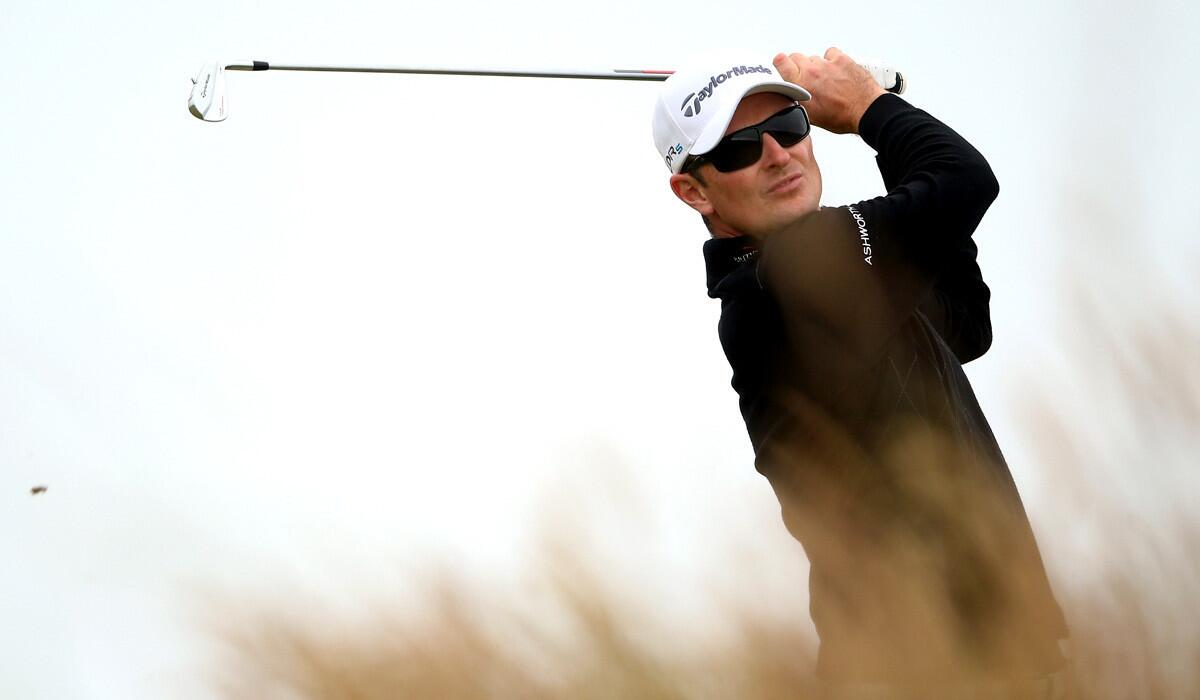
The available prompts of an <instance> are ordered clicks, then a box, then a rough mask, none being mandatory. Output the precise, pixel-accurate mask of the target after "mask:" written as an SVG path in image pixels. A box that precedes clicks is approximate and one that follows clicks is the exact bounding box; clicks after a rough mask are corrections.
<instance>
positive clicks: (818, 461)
mask: <svg viewBox="0 0 1200 700" xmlns="http://www.w3.org/2000/svg"><path fill="white" fill-rule="evenodd" d="M801 86H803V87H801ZM810 124H812V125H816V126H819V127H822V128H824V129H827V130H829V131H832V132H835V133H857V134H859V135H860V136H861V137H862V138H863V140H864V141H865V142H866V143H867V144H868V145H869V146H871V147H872V148H874V149H875V150H876V151H877V152H878V158H877V161H878V166H879V169H880V172H881V174H882V176H883V181H884V185H885V186H886V188H887V194H886V195H884V196H880V197H875V198H873V199H868V200H864V201H861V202H858V203H857V204H854V205H850V206H844V207H836V208H834V207H824V208H823V207H821V206H820V199H821V171H820V169H819V168H818V166H817V162H816V160H815V158H814V155H813V144H812V139H810V138H808V135H809V126H810ZM654 137H655V143H656V146H657V147H658V149H659V152H660V154H661V155H662V157H663V159H664V161H665V162H666V164H667V166H668V168H670V170H671V173H672V174H671V177H670V185H671V190H672V191H673V192H674V193H675V195H676V197H678V198H679V199H680V200H681V201H683V202H684V203H685V204H687V205H688V206H690V207H691V208H692V209H694V210H695V211H697V212H699V213H700V214H701V216H702V217H703V219H704V222H705V224H706V226H707V227H708V229H709V231H710V234H711V239H710V240H708V241H707V242H706V243H705V245H704V257H705V262H706V265H707V268H708V291H709V295H710V296H711V297H714V298H717V299H720V300H721V320H720V323H719V326H718V333H719V336H720V339H721V343H722V346H723V347H724V349H725V353H726V356H727V358H728V359H729V362H730V364H731V366H732V369H733V382H732V383H733V387H734V389H735V390H736V391H737V393H738V396H739V400H740V406H741V411H742V416H743V418H744V419H745V422H746V428H747V430H748V432H749V434H750V438H751V442H752V444H753V447H754V452H755V466H756V468H757V469H758V470H759V471H760V472H761V473H762V474H763V475H764V476H766V477H767V479H768V480H769V481H770V483H771V486H772V487H773V489H774V490H775V493H776V495H777V497H778V498H779V501H780V504H781V506H782V513H783V519H784V523H785V525H786V526H787V528H788V530H789V531H790V532H791V533H792V534H793V535H794V536H795V537H796V539H798V540H799V541H800V542H801V544H803V546H804V549H805V551H806V553H807V555H808V558H809V561H810V564H811V568H810V580H809V592H810V601H811V604H810V607H811V613H812V618H813V622H814V624H815V626H816V629H817V632H818V635H819V636H820V639H821V648H820V653H819V655H818V661H817V672H818V676H819V677H820V678H822V679H824V680H825V681H827V684H828V687H829V688H830V689H831V696H832V697H845V698H852V697H872V698H901V697H905V698H907V697H913V698H918V697H919V698H932V697H989V698H991V697H996V698H1000V697H1003V698H1009V697H1012V698H1017V697H1021V698H1024V697H1039V698H1040V697H1061V696H1062V692H1063V691H1062V690H1061V688H1058V687H1057V686H1058V685H1059V684H1060V683H1062V682H1063V681H1064V677H1063V673H1062V672H1061V669H1063V668H1064V665H1065V660H1064V657H1063V654H1062V652H1061V651H1060V646H1061V645H1060V643H1059V642H1060V640H1065V638H1066V637H1067V629H1066V624H1065V622H1064V620H1063V616H1062V613H1061V611H1060V609H1059V607H1058V604H1057V602H1056V601H1055V599H1054V596H1053V593H1052V592H1051V590H1050V586H1049V583H1048V582H1047V580H1046V575H1045V572H1044V569H1043V565H1042V561H1041V556H1040V554H1039V553H1038V549H1037V545H1036V543H1035V541H1034V537H1033V533H1032V530H1031V529H1030V527H1029V523H1028V520H1027V518H1026V515H1025V512H1024V509H1023V506H1022V505H1021V500H1020V496H1019V495H1018V493H1017V489H1016V486H1015V484H1014V482H1013V480H1012V477H1011V476H1010V474H1009V471H1008V467H1007V465H1006V464H1005V461H1004V457H1003V455H1002V454H1001V452H1000V448H999V446H998V445H997V443H996V440H995V438H994V437H993V435H992V432H991V429H990V428H989V427H988V423H987V420H986V419H985V418H984V415H983V413H982V411H981V409H980V408H979V405H978V404H977V402H976V400H975V396H974V394H973V392H972V390H971V386H970V383H969V382H968V381H967V378H966V375H965V374H964V373H963V371H962V366H961V365H962V363H966V362H969V361H971V360H973V359H975V358H977V357H979V356H980V355H982V354H983V353H984V352H986V351H987V349H988V347H989V345H990V344H991V323H990V319H989V315H988V301H989V298H990V292H989V290H988V287H987V285H985V284H984V282H983V279H982V277H981V275H980V270H979V267H978V265H977V263H976V252H977V249H976V246H975V244H974V243H973V241H972V239H971V236H972V234H973V232H974V230H975V228H976V226H977V225H978V223H979V221H980V220H981V219H982V217H983V215H984V212H985V211H986V210H987V208H988V206H989V205H990V204H991V202H992V200H993V199H994V198H995V197H996V194H997V192H998V185H997V184H996V180H995V178H994V176H993V175H992V172H991V169H990V168H989V167H988V164H987V162H986V161H985V160H984V159H983V157H982V156H981V155H980V154H979V153H978V152H977V151H976V150H975V149H974V148H973V147H972V146H971V145H970V144H968V143H967V142H966V141H965V140H964V139H963V138H962V137H961V136H959V135H958V134H957V133H955V132H954V131H952V130H951V129H949V128H948V127H946V126H945V125H944V124H942V123H941V122H939V121H938V120H936V119H934V118H933V117H932V116H930V115H929V114H927V113H925V112H923V111H921V110H918V109H916V108H914V107H912V106H911V105H909V104H908V103H907V102H905V101H904V100H903V99H901V98H900V97H898V96H896V95H891V94H888V93H886V92H885V91H884V90H883V89H882V88H881V87H880V86H879V85H878V84H877V83H875V82H874V80H873V79H872V78H871V76H870V74H869V73H868V72H867V71H866V70H865V69H863V68H861V67H860V66H858V65H857V64H856V63H855V62H854V61H853V60H852V59H851V58H850V57H848V56H846V55H845V54H844V53H842V52H840V51H838V50H837V49H829V50H828V51H827V52H826V53H825V55H824V57H823V58H821V57H814V56H804V55H801V54H791V55H785V54H780V55H778V56H776V57H775V60H774V65H773V66H768V65H763V64H760V63H754V62H752V63H746V64H742V63H729V62H727V63H724V64H712V65H707V66H702V67H699V68H697V69H692V70H685V71H680V72H678V73H676V74H675V75H674V76H672V77H671V78H670V79H669V80H668V81H666V83H665V84H664V87H663V91H662V94H661V95H660V98H659V100H658V102H657V104H656V107H655V114H654Z"/></svg>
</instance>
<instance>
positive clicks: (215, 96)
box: [188, 61, 906, 122]
mask: <svg viewBox="0 0 1200 700" xmlns="http://www.w3.org/2000/svg"><path fill="white" fill-rule="evenodd" d="M859 65H861V66H862V67H863V68H866V69H867V70H868V71H869V72H870V73H871V76H872V77H874V78H875V80H876V82H878V83H879V84H880V85H882V86H883V88H884V89H885V90H888V91H889V92H894V93H897V94H899V93H903V92H904V90H905V87H906V84H905V80H904V76H903V75H901V74H900V73H899V72H898V71H896V70H894V69H892V68H891V67H889V66H887V65H885V64H883V63H879V62H869V63H868V62H862V63H859ZM227 70H234V71H250V72H257V71H265V70H288V71H310V72H317V73H405V74H413V75H474V76H496V77H505V78H577V79H584V80H666V79H667V78H669V77H670V76H671V75H672V74H673V73H674V71H670V70H637V69H635V70H607V71H572V70H552V71H546V70H505V69H494V68H492V69H483V68H431V67H388V66H321V65H311V66H302V65H292V64H279V63H267V62H266V61H247V62H241V63H222V62H220V61H214V62H212V63H208V64H205V65H204V67H203V68H201V69H200V72H199V73H198V74H197V75H196V77H195V78H193V79H192V93H191V95H190V96H188V111H190V112H191V113H192V114H193V115H194V116H195V117H196V118H198V119H203V120H204V121H206V122H220V121H225V118H226V117H228V116H229V107H228V104H227V101H226V95H225V92H226V91H225V71H227Z"/></svg>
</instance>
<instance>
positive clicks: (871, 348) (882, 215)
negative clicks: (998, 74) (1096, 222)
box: [758, 95, 999, 379]
mask: <svg viewBox="0 0 1200 700" xmlns="http://www.w3.org/2000/svg"><path fill="white" fill-rule="evenodd" d="M859 131H860V133H861V135H862V137H863V140H864V141H866V142H867V144H868V145H870V146H872V147H873V148H875V150H876V151H877V152H878V153H879V158H880V162H881V170H882V171H883V173H884V178H885V182H890V183H891V186H890V187H889V189H888V193H887V194H886V195H884V196H882V197H876V198H874V199H869V200H865V201H862V202H859V203H857V204H854V205H850V206H846V207H836V208H825V209H821V210H820V211H817V212H814V213H812V214H810V215H808V216H805V217H804V218H802V219H801V220H799V221H797V222H796V223H794V224H792V225H790V226H788V227H786V228H784V229H782V230H780V231H777V232H775V233H772V234H770V235H769V236H768V237H767V238H766V240H765V241H764V242H763V244H762V255H761V257H760V259H759V268H758V271H759V281H760V283H761V284H762V285H763V287H764V288H765V289H766V290H767V291H768V292H769V293H770V294H771V296H772V297H773V298H774V299H775V301H776V303H777V304H778V306H779V308H780V311H781V313H782V314H783V320H784V323H785V325H786V326H787V332H788V335H789V338H790V339H791V341H792V342H793V343H795V344H797V345H798V347H800V348H801V349H803V351H804V352H803V355H804V357H805V358H806V363H807V370H808V371H807V372H806V373H807V374H810V376H812V377H814V378H818V377H823V376H824V377H828V378H830V379H832V378H833V376H832V375H836V374H839V373H841V372H853V371H855V369H854V368H861V367H863V366H866V365H868V364H872V363H874V362H875V361H876V360H877V359H878V357H879V356H880V355H881V353H882V351H883V348H884V346H885V345H886V343H887V342H888V340H890V339H891V337H892V336H893V335H894V334H895V333H896V332H897V330H898V329H899V327H900V326H901V324H903V323H904V322H905V320H907V319H908V318H909V316H911V314H912V313H913V311H914V310H916V309H917V308H918V307H920V306H921V305H922V304H926V305H930V311H936V310H937V309H938V308H939V307H940V308H941V309H942V313H941V314H940V316H939V315H938V314H936V313H935V316H939V317H938V319H937V321H935V323H937V324H940V326H939V329H940V330H942V332H943V333H947V332H949V330H948V329H947V320H948V319H949V321H950V325H951V326H953V325H954V324H955V323H958V320H957V319H958V318H959V316H958V315H956V314H955V312H954V311H953V308H952V307H953V304H951V306H950V307H948V306H946V305H945V303H944V300H945V299H951V297H953V299H951V301H953V302H954V303H958V300H959V299H958V297H959V294H960V293H962V292H964V291H970V290H964V289H961V288H960V287H959V286H957V285H956V284H955V282H956V280H953V279H952V278H951V277H949V276H948V277H946V281H945V282H944V283H943V285H944V286H943V288H941V289H940V290H939V288H938V286H937V282H938V275H937V268H939V267H942V266H943V265H945V264H946V263H947V261H948V260H949V258H951V255H950V254H948V253H947V252H946V251H958V250H963V249H964V246H967V245H968V244H970V237H971V234H972V232H973V231H974V230H975V227H976V226H977V225H978V224H979V221H980V220H981V219H982V218H983V215H984V213H985V212H986V211H987V208H988V206H989V205H990V204H991V202H992V201H993V200H994V199H995V197H996V194H997V192H998V187H999V186H998V185H997V183H996V179H995V177H994V176H993V174H992V171H991V168H990V167H989V166H988V164H987V161H985V160H984V159H983V156H982V155H980V154H979V152H978V151H976V150H975V148H974V147H972V146H971V145H970V144H969V143H967V141H966V140H965V139H963V138H962V137H961V136H959V135H958V134H957V133H955V132H954V131H953V130H951V129H950V128H949V127H947V126H945V125H944V124H942V123H941V122H939V121H938V120H937V119H934V118H933V117H932V116H930V115H929V114H927V113H926V112H924V111H922V110H919V109H916V108H914V107H912V106H911V105H909V104H908V103H907V102H905V101H904V100H903V99H901V98H899V97H897V96H895V95H883V96H881V97H879V98H878V99H877V100H876V101H875V102H874V103H873V104H872V105H871V107H870V108H869V109H868V110H867V112H866V113H865V114H864V115H863V118H862V121H861V123H860V126H859ZM972 262H973V259H972ZM946 285H948V286H946ZM974 291H975V293H977V292H978V290H974ZM947 309H950V311H947ZM931 320H932V319H931Z"/></svg>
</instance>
